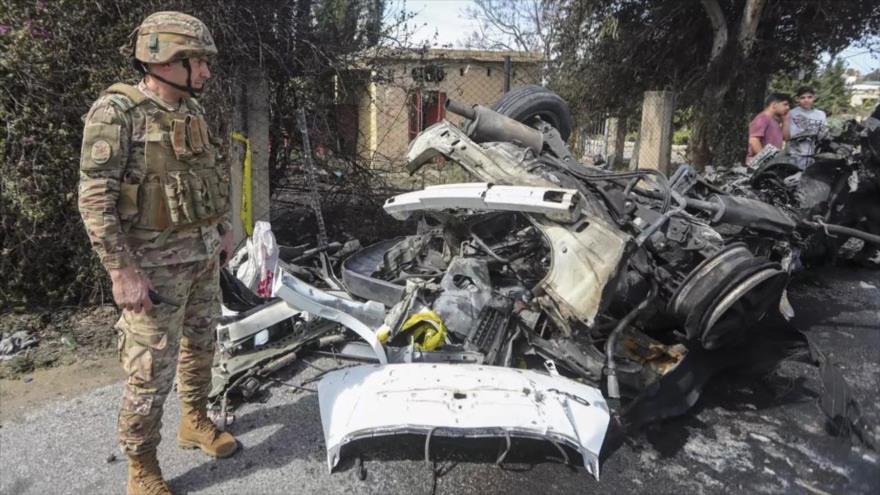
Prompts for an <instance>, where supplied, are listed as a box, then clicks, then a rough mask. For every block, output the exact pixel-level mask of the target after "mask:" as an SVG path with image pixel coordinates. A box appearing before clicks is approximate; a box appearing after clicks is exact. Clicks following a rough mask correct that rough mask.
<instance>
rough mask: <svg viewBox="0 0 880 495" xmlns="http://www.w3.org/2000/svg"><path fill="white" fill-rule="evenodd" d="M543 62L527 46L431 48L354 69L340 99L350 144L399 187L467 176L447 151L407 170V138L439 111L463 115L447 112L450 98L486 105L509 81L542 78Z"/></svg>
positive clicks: (446, 116) (524, 82) (517, 84)
mask: <svg viewBox="0 0 880 495" xmlns="http://www.w3.org/2000/svg"><path fill="white" fill-rule="evenodd" d="M542 63H543V61H542V58H541V57H540V56H539V55H535V54H528V53H515V52H511V53H499V52H487V51H474V50H428V51H427V52H421V53H418V54H417V56H416V55H414V54H403V55H400V56H398V57H396V58H394V57H389V58H388V59H386V60H383V61H382V63H381V64H380V65H381V67H380V68H378V69H372V70H371V71H370V72H369V73H368V74H366V73H364V72H361V73H353V74H350V76H352V77H351V79H350V80H348V81H346V82H345V83H344V84H345V86H346V88H347V91H346V98H345V101H344V102H342V103H343V104H344V106H345V108H346V110H347V112H348V115H347V117H345V120H347V121H349V122H350V123H351V129H350V132H351V133H352V135H353V139H352V140H350V141H351V142H352V144H353V145H352V146H350V149H349V152H350V153H351V154H353V155H354V156H356V157H357V159H358V161H359V162H360V163H362V164H365V165H366V166H368V167H369V168H370V169H371V170H373V171H374V172H377V173H379V174H382V175H383V176H384V177H386V178H387V179H388V180H389V181H391V182H393V183H394V184H396V185H399V186H400V187H402V188H409V189H412V188H416V187H423V186H424V185H426V184H432V183H448V182H459V181H464V180H468V178H467V177H466V174H465V173H464V171H463V170H461V169H460V168H459V167H455V166H451V165H449V164H446V163H445V162H444V161H443V160H442V159H438V160H437V161H436V162H435V163H433V164H429V165H428V166H426V167H424V169H423V170H422V171H420V172H419V173H418V174H416V175H414V176H409V174H408V173H406V172H405V168H404V164H405V161H406V152H407V149H408V147H409V144H410V142H411V141H412V139H413V138H415V136H416V135H418V134H419V133H420V132H422V131H424V130H425V129H427V128H428V127H430V126H431V125H433V124H435V123H437V122H439V121H441V120H442V119H449V120H452V121H453V122H459V121H460V120H461V119H460V118H459V117H458V116H456V115H454V114H447V112H446V108H445V104H446V102H447V101H448V100H457V101H460V102H463V103H467V104H480V105H487V106H489V105H492V104H493V103H494V102H495V101H496V100H498V99H499V98H501V97H502V96H503V95H504V93H505V92H506V91H508V90H510V89H515V88H517V87H521V86H524V85H529V84H540V83H541V79H542V77H541V76H542Z"/></svg>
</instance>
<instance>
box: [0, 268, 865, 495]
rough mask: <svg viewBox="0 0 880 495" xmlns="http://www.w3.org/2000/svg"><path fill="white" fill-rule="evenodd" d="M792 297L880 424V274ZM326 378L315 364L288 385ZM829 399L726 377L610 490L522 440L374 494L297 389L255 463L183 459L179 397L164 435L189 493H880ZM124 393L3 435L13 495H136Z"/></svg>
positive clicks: (624, 452) (649, 443)
mask: <svg viewBox="0 0 880 495" xmlns="http://www.w3.org/2000/svg"><path fill="white" fill-rule="evenodd" d="M790 292H791V299H792V302H793V305H794V307H795V310H796V311H797V315H796V318H795V324H796V325H798V326H799V328H802V329H804V330H805V331H808V332H809V333H810V334H811V335H812V336H813V337H814V339H815V341H816V342H818V343H819V344H820V345H821V347H822V349H823V351H824V352H826V353H827V354H828V355H829V356H830V357H831V359H833V360H834V361H835V362H837V363H838V364H839V365H840V368H841V369H842V371H843V373H844V375H845V376H846V377H847V379H848V380H849V382H850V383H851V385H852V386H853V389H854V392H855V395H856V396H857V397H858V398H859V400H860V403H861V406H862V408H863V410H864V413H865V416H866V417H867V418H868V419H869V421H870V422H871V424H873V425H880V401H878V399H877V397H876V395H877V391H878V390H880V272H876V271H874V272H871V271H854V270H844V269H832V268H829V269H824V270H821V271H818V272H813V273H812V274H809V275H807V276H805V277H801V279H800V280H797V281H796V282H795V283H794V284H793V286H792V287H791V289H790ZM316 364H317V365H318V366H333V365H334V362H333V361H332V360H330V359H322V360H319V361H316ZM313 373H315V371H314V370H313V369H311V368H307V367H306V368H304V369H302V371H301V372H300V373H298V374H295V375H293V376H290V377H286V379H288V380H290V382H291V383H297V382H298V381H299V380H300V379H302V378H303V377H307V376H310V375H312V374H313ZM819 390H820V384H819V382H818V378H817V372H816V369H815V368H814V367H812V366H810V365H807V364H801V363H794V362H786V363H783V364H782V365H781V366H780V367H779V369H778V370H777V371H776V372H774V373H772V374H771V375H769V376H767V377H765V378H763V379H760V380H755V379H748V380H744V379H740V378H734V377H720V378H717V379H715V380H714V381H713V382H712V383H711V384H710V386H709V387H708V389H707V391H706V393H705V394H704V396H703V398H702V399H701V401H700V402H699V403H698V405H697V407H695V408H694V409H693V410H692V411H691V412H690V413H689V414H687V415H686V416H684V417H680V418H676V419H673V420H667V421H663V422H660V423H657V424H654V425H652V426H650V427H648V428H646V429H644V430H643V431H642V432H641V433H639V434H637V435H635V436H632V437H630V438H628V439H627V440H626V442H624V443H623V444H622V445H620V446H619V447H618V448H616V450H613V451H612V452H610V453H609V455H608V458H607V459H606V460H605V461H604V463H603V464H602V468H601V469H602V473H601V481H599V482H597V481H595V480H594V479H593V478H592V477H591V476H589V475H588V474H587V473H586V472H585V471H584V469H583V468H571V467H567V466H565V465H563V464H561V463H559V462H556V461H551V460H548V461H544V462H538V463H534V462H531V461H534V458H533V457H534V456H533V455H531V454H529V455H531V458H529V457H527V458H525V459H523V458H522V456H518V455H515V454H516V452H517V448H518V447H520V451H523V450H525V449H526V448H527V447H525V446H522V445H518V444H517V443H516V442H515V443H514V446H513V452H512V454H511V457H509V459H510V461H511V462H510V463H509V464H507V465H506V466H505V469H501V468H499V467H497V466H495V465H494V464H493V461H494V458H495V455H496V454H497V452H498V450H497V447H493V448H494V450H493V448H488V449H485V448H484V449H481V448H480V447H481V446H480V445H476V446H474V447H473V448H470V449H466V450H464V451H460V450H457V449H452V445H451V444H448V443H441V444H438V445H437V447H436V451H435V454H434V456H435V457H436V458H438V459H439V462H438V465H439V467H440V468H441V469H442V473H441V475H440V476H439V477H436V478H435V477H434V476H433V475H432V470H431V469H430V468H429V467H428V466H427V465H426V464H425V462H424V460H423V458H422V456H423V444H422V443H421V442H420V441H418V440H417V439H409V438H394V439H391V440H386V441H384V442H382V443H379V444H377V445H374V446H372V448H371V450H369V451H367V452H366V453H364V456H363V459H364V467H365V470H366V479H365V480H363V481H361V480H360V479H358V476H357V475H358V471H359V470H358V469H357V468H356V467H355V463H354V461H353V460H351V459H347V460H343V462H342V464H341V465H340V468H338V469H337V471H336V472H334V473H333V474H330V473H328V471H327V465H326V458H325V451H324V445H323V434H322V431H321V423H320V419H319V414H318V403H317V397H316V396H315V395H313V394H309V393H306V392H294V391H293V390H292V389H289V388H285V387H282V386H274V387H272V388H271V389H270V390H269V391H268V393H267V394H266V395H265V397H264V402H263V403H253V404H247V405H244V406H243V407H241V408H240V409H239V410H238V411H237V416H236V420H235V423H234V424H233V425H232V426H231V428H230V429H231V431H232V432H233V433H234V434H235V435H236V436H237V437H238V439H239V440H240V442H241V444H242V446H243V450H242V451H240V452H239V453H237V454H236V455H235V456H234V457H232V458H230V459H226V460H218V461H213V460H209V459H208V458H206V457H204V456H202V455H201V454H200V453H198V452H194V451H183V450H180V449H178V448H177V447H176V445H175V443H174V441H173V439H174V433H175V428H176V425H177V421H178V418H179V409H178V404H177V401H176V399H169V402H168V405H167V408H166V413H165V425H164V427H163V430H162V432H163V436H164V437H165V438H166V439H169V440H170V441H166V442H164V443H163V444H162V445H161V447H160V449H159V456H160V460H161V463H162V467H163V471H164V473H165V476H166V478H167V479H169V481H170V484H171V486H172V488H173V489H174V490H175V491H176V492H178V493H228V494H289V493H331V494H332V493H382V494H395V493H400V494H403V493H406V494H410V493H431V492H432V491H434V492H436V493H456V494H458V493H462V494H467V493H474V494H481V495H485V494H487V493H506V494H512V493H615V494H620V493H632V492H637V493H660V494H665V493H669V494H672V493H675V494H678V493H814V494H822V493H880V454H878V453H877V452H873V451H870V450H867V449H865V448H864V447H861V446H859V445H858V443H853V442H852V441H851V440H850V439H849V438H842V437H836V436H833V435H831V434H829V433H828V431H826V422H825V419H824V416H823V415H822V413H821V411H820V409H819V406H818V404H817V397H818V394H819ZM119 396H120V387H119V385H111V386H107V387H103V388H100V389H97V390H94V391H91V392H89V393H87V394H85V395H82V396H80V397H78V398H75V399H71V400H66V401H64V402H58V403H54V404H51V405H49V406H47V407H44V408H43V409H41V410H38V411H34V412H33V413H32V414H30V415H29V416H27V417H25V418H23V419H20V420H18V421H16V422H13V423H7V424H3V425H2V427H0V493H2V494H23V493H27V494H53V493H76V494H80V493H88V494H104V493H124V487H125V477H126V465H125V462H124V461H123V460H121V459H120V460H113V459H116V458H118V457H120V456H119V454H118V450H117V448H116V445H115V441H114V430H115V419H116V417H115V416H116V407H117V404H118V401H119ZM873 433H874V435H875V438H880V431H878V430H876V429H875V430H874V432H873ZM482 447H485V445H483V446H482ZM486 451H488V452H486ZM525 461H530V462H525Z"/></svg>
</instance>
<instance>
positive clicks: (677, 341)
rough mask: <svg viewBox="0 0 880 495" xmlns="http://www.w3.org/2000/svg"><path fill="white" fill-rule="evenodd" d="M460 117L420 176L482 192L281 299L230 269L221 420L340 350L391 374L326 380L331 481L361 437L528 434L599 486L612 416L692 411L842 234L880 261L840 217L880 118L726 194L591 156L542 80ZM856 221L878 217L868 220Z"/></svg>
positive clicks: (288, 276)
mask: <svg viewBox="0 0 880 495" xmlns="http://www.w3.org/2000/svg"><path fill="white" fill-rule="evenodd" d="M447 109H448V111H450V112H452V113H455V114H458V115H460V116H462V117H464V119H465V120H464V123H463V124H462V125H461V126H458V125H455V124H453V123H451V122H449V121H442V122H440V123H437V124H435V125H433V126H432V127H430V128H428V129H427V130H425V131H424V132H422V133H421V134H420V135H418V136H417V137H416V138H415V139H414V140H413V142H412V143H411V145H410V149H409V152H408V155H407V159H408V167H409V171H410V172H416V171H418V170H419V169H420V168H421V167H422V166H423V165H424V164H426V163H428V162H431V161H433V160H435V159H436V158H437V157H443V158H445V159H446V160H447V161H450V162H453V163H455V164H457V165H458V166H461V167H462V168H464V169H465V170H466V171H467V172H468V173H469V174H470V175H471V176H472V177H473V179H474V182H471V183H464V184H448V185H440V186H433V187H428V188H426V189H424V190H421V191H414V192H409V193H405V194H400V195H397V196H394V197H391V198H389V199H388V200H387V201H386V203H385V206H384V207H385V210H386V212H387V213H389V214H390V215H391V216H392V217H394V218H395V219H398V220H407V221H410V222H412V223H414V224H416V225H417V232H416V233H415V234H413V235H409V236H405V237H401V238H395V239H388V240H385V241H382V242H379V243H377V244H374V245H371V246H368V247H366V248H363V249H359V250H353V249H346V248H342V249H340V246H339V245H338V244H337V245H336V246H335V247H332V246H331V248H330V249H325V250H323V251H322V250H312V252H310V253H309V252H305V251H303V250H300V251H298V252H296V253H293V256H291V257H288V259H291V258H293V259H295V263H294V264H287V263H281V265H282V268H281V270H280V273H279V275H278V276H277V285H276V290H275V293H274V295H275V298H272V299H262V298H257V297H255V296H254V295H253V294H251V293H249V292H248V291H247V290H246V289H242V288H241V287H240V284H239V283H238V282H237V281H236V280H235V279H234V277H231V276H229V274H224V285H225V287H224V289H225V303H226V305H227V306H229V307H230V308H231V309H234V310H236V311H238V313H237V314H234V315H232V316H228V317H226V318H225V319H224V320H223V322H222V323H221V325H220V327H219V328H218V336H219V342H220V346H221V353H220V354H221V355H220V358H219V360H218V362H217V364H216V366H215V376H214V389H213V391H212V396H213V397H214V398H215V400H216V404H217V405H218V407H220V408H221V409H222V411H221V414H220V415H219V417H220V418H221V421H225V419H226V417H227V415H226V409H227V407H228V401H229V400H230V399H229V398H230V397H232V396H233V395H235V394H238V395H240V396H244V397H248V396H249V395H252V394H253V393H254V392H255V391H256V390H257V389H258V388H259V387H260V386H261V385H262V384H263V383H264V382H265V381H266V380H267V379H268V377H269V375H271V374H272V373H273V372H274V371H276V370H278V369H280V368H282V367H284V366H286V365H287V364H290V363H292V362H294V361H295V360H296V359H297V354H298V353H301V352H302V351H304V350H308V349H316V348H323V349H327V348H330V349H332V350H333V352H334V354H336V355H338V356H346V357H350V358H354V359H361V360H365V361H373V362H375V363H376V364H364V365H361V366H355V367H347V368H344V369H339V370H336V371H332V372H330V373H327V374H325V375H324V376H323V378H322V379H321V381H320V384H319V386H318V392H319V404H320V409H321V419H322V422H323V425H324V435H325V441H326V447H327V455H328V459H327V460H328V465H329V467H330V469H331V470H332V469H333V467H334V466H335V465H336V464H337V463H338V462H339V460H340V457H341V455H342V454H343V452H342V450H343V448H344V447H345V446H346V445H348V444H350V443H352V442H354V441H357V440H359V439H363V438H370V437H376V436H385V435H396V434H403V433H410V434H413V433H414V434H420V435H424V436H425V438H426V442H430V439H431V437H432V436H434V437H437V436H452V437H497V438H499V439H501V441H502V442H506V449H508V450H509V448H510V441H511V440H510V439H511V437H514V438H531V439H539V440H546V441H549V442H551V443H552V444H553V445H555V446H557V447H558V448H559V450H560V451H562V453H563V454H564V456H565V457H566V458H568V454H566V452H565V450H566V449H573V450H574V452H576V453H578V454H580V456H581V457H582V460H583V464H584V465H585V467H586V468H587V470H588V471H589V472H590V473H592V474H594V475H596V476H598V468H599V454H600V448H601V447H602V444H603V440H604V439H605V436H606V431H607V430H608V428H609V424H610V423H612V426H626V425H627V424H628V423H629V424H635V423H639V422H643V421H647V420H652V419H657V418H660V417H663V416H669V415H673V414H680V413H682V412H684V411H685V410H687V409H688V408H689V407H690V406H692V405H693V403H694V402H695V401H696V399H697V397H698V395H699V390H700V388H701V387H702V386H703V384H705V383H706V381H707V380H708V379H709V377H711V375H712V374H714V373H717V371H719V370H721V369H723V368H724V367H725V366H726V365H728V364H729V363H730V362H731V361H732V360H733V361H735V360H736V359H743V355H745V354H744V352H743V351H742V349H745V348H748V347H749V346H750V345H751V344H752V343H753V342H754V341H755V340H756V339H758V338H760V337H761V335H759V334H761V328H762V326H761V324H760V323H759V322H760V321H761V320H762V319H763V318H765V317H768V315H770V316H769V317H776V316H778V315H779V313H780V307H782V308H783V311H784V312H785V311H789V308H787V301H786V298H785V287H786V284H787V281H788V275H789V272H790V271H791V270H792V269H794V267H795V266H797V265H799V264H800V263H801V258H804V257H806V256H807V255H808V254H811V253H815V252H816V250H817V249H819V248H817V247H816V246H823V247H821V249H828V247H827V244H828V242H827V241H828V240H829V239H830V238H831V237H832V236H833V235H835V233H836V234H837V235H838V236H840V237H843V238H844V240H845V238H846V237H849V236H855V237H858V238H859V239H860V241H859V242H864V246H865V247H864V250H866V251H870V250H872V249H876V245H877V241H878V237H877V235H876V234H871V233H866V232H864V231H862V230H857V229H854V228H851V227H842V226H839V225H836V224H834V221H835V219H836V218H838V217H839V214H840V213H841V212H842V211H844V210H846V211H849V210H851V209H852V208H851V207H846V208H843V207H842V206H841V205H845V204H846V202H847V201H848V200H849V198H850V197H856V196H858V194H863V193H864V191H874V194H876V188H877V175H876V172H877V170H878V168H877V165H878V162H877V157H878V156H880V155H878V154H877V152H878V151H880V147H877V145H878V144H880V131H878V128H877V127H878V126H877V125H876V124H877V122H872V123H870V124H867V125H868V127H865V126H861V127H860V128H858V129H856V128H850V129H848V130H847V131H846V132H848V133H849V134H850V137H851V138H852V139H854V140H855V141H856V144H859V143H861V148H862V149H861V152H859V151H858V146H850V145H845V144H844V145H835V149H834V150H828V151H827V152H825V151H823V153H826V154H825V155H821V154H820V155H817V157H816V158H815V160H816V163H814V164H813V165H811V166H810V167H809V168H807V170H805V171H804V170H800V169H797V167H794V166H792V165H791V164H790V163H786V160H785V156H784V154H780V155H778V156H770V157H769V158H766V159H765V158H763V157H762V160H763V161H762V162H760V163H756V167H757V168H758V169H757V170H755V171H754V172H753V173H751V174H744V175H743V177H744V178H743V179H742V180H739V181H733V182H732V184H734V185H733V186H730V187H733V189H731V188H730V187H728V188H727V189H726V190H725V189H723V188H721V187H719V186H716V185H713V183H712V182H711V181H709V180H705V179H703V178H701V177H700V176H698V175H697V174H696V173H695V172H694V170H693V169H692V168H690V167H688V166H682V167H680V168H678V170H677V171H676V173H675V174H674V175H672V176H671V177H669V178H667V177H665V176H664V175H663V174H661V173H659V172H657V171H654V170H646V169H643V170H638V169H637V170H633V171H625V172H612V171H608V170H606V169H604V168H602V167H600V166H594V165H591V164H584V163H580V162H578V161H577V160H575V159H574V157H573V156H572V155H571V153H570V151H569V149H568V147H567V146H566V144H565V139H566V138H567V137H568V134H569V132H570V117H569V115H568V113H567V112H568V110H567V107H566V104H565V102H564V101H563V100H561V99H560V98H559V97H558V96H557V95H555V94H554V93H551V92H549V91H547V90H544V89H542V88H537V87H527V88H523V89H521V90H517V91H514V92H511V93H508V94H507V95H506V96H505V97H504V98H503V99H502V100H500V101H499V102H498V103H496V104H495V105H494V107H493V108H492V109H490V108H487V107H482V106H470V105H463V104H459V103H457V102H453V101H449V102H448V105H447ZM870 126H873V127H870ZM838 137H839V136H838ZM826 140H827V139H826ZM871 140H873V141H871ZM838 141H840V140H839V139H838ZM838 141H833V140H829V142H834V143H836V142H838ZM872 146H874V147H877V148H872ZM859 180H860V181H861V182H858V181H859ZM854 181H855V182H858V184H856V185H855V186H854V185H853V184H854ZM726 184H728V183H726ZM725 187H727V186H725ZM871 188H874V189H871ZM857 222H861V223H860V224H858V225H856V226H859V227H862V226H865V225H868V228H869V230H870V229H874V228H875V227H876V226H877V225H878V224H877V223H876V217H872V216H871V215H870V213H864V214H860V215H859V216H858V218H857ZM872 222H874V223H872ZM851 224H852V223H851ZM873 232H875V233H876V232H877V231H876V230H873ZM838 244H839V242H838ZM334 249H335V250H336V251H335V252H334ZM352 251H354V252H352ZM309 260H316V261H319V262H320V263H315V264H314V265H312V264H310V262H309ZM334 266H338V269H334ZM731 350H733V352H731ZM612 418H614V422H612ZM427 448H428V446H427V445H426V452H427ZM505 452H506V450H505ZM426 455H427V454H426ZM499 460H500V459H499Z"/></svg>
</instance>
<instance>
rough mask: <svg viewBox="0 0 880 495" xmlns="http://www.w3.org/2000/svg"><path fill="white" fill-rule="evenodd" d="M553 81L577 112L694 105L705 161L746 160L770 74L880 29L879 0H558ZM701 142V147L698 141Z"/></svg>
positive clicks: (695, 139) (791, 68)
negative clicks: (669, 94) (665, 94)
mask: <svg viewBox="0 0 880 495" xmlns="http://www.w3.org/2000/svg"><path fill="white" fill-rule="evenodd" d="M554 3H555V4H556V5H557V7H558V9H559V15H558V16H556V19H557V23H558V25H557V28H556V33H557V39H556V42H555V44H554V47H555V51H556V53H557V57H556V59H555V62H556V63H555V64H554V66H555V68H556V71H555V74H554V75H553V77H552V79H551V80H552V81H553V82H554V84H555V86H556V87H557V88H558V89H559V90H560V92H561V93H562V94H563V96H564V97H565V98H566V99H568V101H569V102H574V105H575V106H577V107H580V108H578V110H587V109H589V110H591V111H599V112H602V113H609V114H617V115H624V116H625V115H627V114H629V113H632V112H633V111H634V110H635V109H636V108H637V106H638V104H639V103H640V102H641V100H642V97H641V95H642V94H643V92H644V91H647V90H662V89H667V90H673V91H675V92H677V93H678V97H677V101H678V103H679V104H680V105H682V106H685V107H687V106H693V107H694V111H695V115H694V118H695V122H694V124H695V125H694V136H692V145H696V148H698V149H701V150H702V151H703V152H704V156H701V157H699V158H700V160H699V161H701V162H702V163H700V164H701V165H705V164H706V163H708V161H710V160H712V156H713V155H716V157H717V158H718V160H719V161H721V162H724V163H727V162H729V161H731V160H733V159H734V157H736V159H741V156H740V155H741V154H742V136H743V135H744V133H745V129H746V126H747V124H748V116H749V115H750V114H752V113H754V112H756V111H757V110H758V109H759V108H760V101H761V100H762V99H763V97H764V94H765V92H766V88H767V82H768V79H769V75H770V74H773V73H775V72H777V71H783V72H786V73H791V72H793V71H796V70H797V69H799V68H800V67H802V66H805V65H809V64H810V63H812V62H813V61H814V60H816V59H818V57H819V55H820V54H822V53H825V52H830V53H837V52H839V51H841V50H842V49H844V48H845V47H847V46H849V45H850V44H852V43H853V42H854V41H856V40H859V39H861V38H863V37H870V36H876V35H877V33H878V32H880V6H878V4H877V2H876V1H874V0H841V1H838V2H833V6H832V3H830V2H827V1H824V0H805V1H802V2H789V1H784V0H701V1H699V2H697V1H690V2H680V1H676V0H623V1H622V0H554ZM695 142H696V143H695Z"/></svg>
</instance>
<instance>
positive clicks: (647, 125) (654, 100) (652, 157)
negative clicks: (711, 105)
mask: <svg viewBox="0 0 880 495" xmlns="http://www.w3.org/2000/svg"><path fill="white" fill-rule="evenodd" d="M674 110H675V93H673V92H672V91H646V92H645V99H644V102H643V103H642V123H641V126H640V127H639V156H638V166H639V167H640V168H653V169H656V170H659V171H660V172H663V173H664V174H669V172H670V170H669V168H670V167H669V164H670V160H671V154H672V112H673V111H674Z"/></svg>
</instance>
